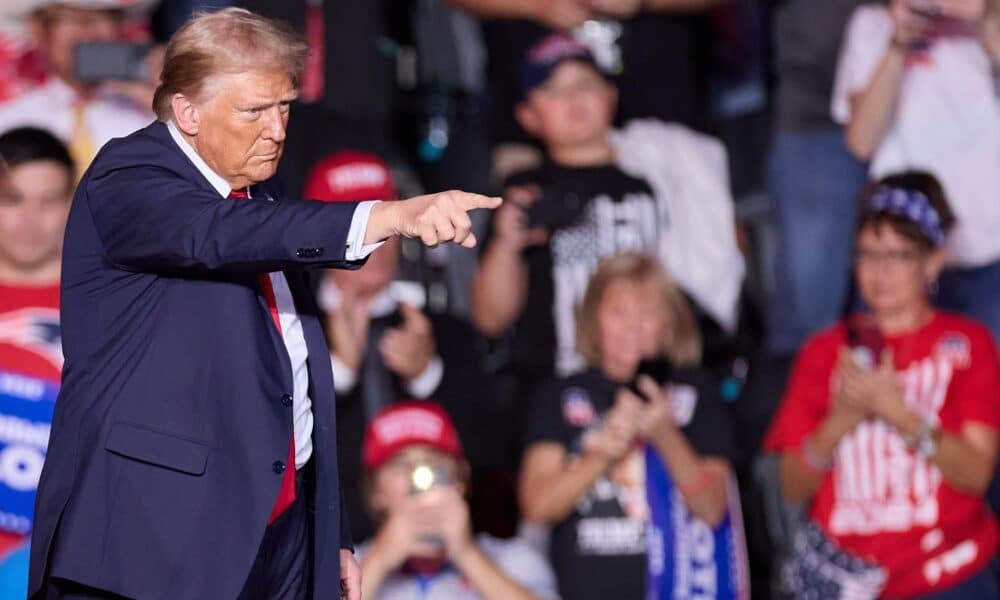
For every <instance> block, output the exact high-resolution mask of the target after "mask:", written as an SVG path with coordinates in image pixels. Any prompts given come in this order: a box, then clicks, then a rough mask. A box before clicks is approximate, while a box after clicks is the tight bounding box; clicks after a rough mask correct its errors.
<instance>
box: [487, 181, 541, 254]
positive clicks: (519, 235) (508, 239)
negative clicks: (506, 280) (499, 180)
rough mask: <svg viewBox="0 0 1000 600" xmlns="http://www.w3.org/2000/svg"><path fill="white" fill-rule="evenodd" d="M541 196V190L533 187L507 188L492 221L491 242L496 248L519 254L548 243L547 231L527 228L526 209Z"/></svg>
mask: <svg viewBox="0 0 1000 600" xmlns="http://www.w3.org/2000/svg"><path fill="white" fill-rule="evenodd" d="M541 195H542V192H541V190H540V189H538V186H535V185H527V186H512V187H509V188H507V190H506V191H505V193H504V200H505V201H504V205H503V206H501V207H500V208H499V209H498V210H497V214H496V218H495V219H494V220H493V237H494V239H493V242H494V243H495V244H497V247H499V248H505V249H507V250H509V251H510V252H515V253H520V252H521V251H523V250H524V249H525V248H529V247H531V246H540V245H544V244H546V243H547V242H548V238H549V234H548V231H546V230H545V229H544V228H542V227H529V226H528V209H529V208H530V207H531V205H532V204H534V203H535V202H537V201H538V200H539V199H540V198H541Z"/></svg>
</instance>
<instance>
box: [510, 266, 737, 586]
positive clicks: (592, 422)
mask: <svg viewBox="0 0 1000 600" xmlns="http://www.w3.org/2000/svg"><path fill="white" fill-rule="evenodd" d="M577 327H578V332H577V341H578V345H579V350H580V353H581V354H582V355H583V356H584V357H585V358H586V360H587V362H588V365H589V369H588V370H587V371H585V372H583V373H580V374H578V375H573V376H571V377H567V378H563V379H554V380H551V381H549V382H547V383H546V384H543V385H542V386H541V388H540V389H539V393H538V395H537V396H536V397H535V399H534V402H533V404H532V415H531V417H530V419H529V423H530V424H529V435H528V446H527V448H526V451H525V457H524V463H523V465H522V470H521V478H520V504H521V509H522V513H523V515H524V516H525V518H526V519H527V520H528V521H531V522H535V523H542V524H545V525H549V526H551V527H552V538H551V544H550V555H551V558H552V564H553V567H554V569H555V571H556V576H557V579H558V581H559V592H560V594H561V595H562V597H563V598H565V599H567V600H576V599H580V598H584V599H586V598H612V597H613V598H623V599H628V598H636V599H640V598H644V597H645V591H644V589H645V582H646V548H647V545H646V538H647V536H646V529H647V521H648V516H649V509H648V506H647V503H646V490H645V484H644V477H645V468H644V459H645V457H644V453H643V452H642V445H643V442H648V443H649V444H650V445H651V446H652V447H653V448H655V449H656V451H657V453H658V454H659V456H660V458H661V459H662V462H663V464H664V465H666V467H667V470H668V471H669V472H670V475H671V477H672V479H673V481H674V482H676V486H677V488H678V489H679V491H680V493H681V495H682V496H683V498H684V502H685V504H686V506H687V508H688V510H689V511H690V512H691V513H692V514H693V515H694V517H695V518H697V519H700V520H701V521H703V522H705V523H707V524H708V525H709V526H713V525H715V524H717V523H719V522H720V521H721V520H722V518H723V516H724V514H725V511H726V506H727V496H726V494H727V485H728V481H729V473H730V466H729V465H730V461H731V460H732V457H733V456H734V455H735V453H736V452H735V444H734V442H733V436H732V428H731V424H730V422H729V419H728V416H727V412H726V408H725V406H724V405H723V403H722V399H721V395H720V393H719V384H718V382H717V381H715V380H714V378H712V377H711V376H709V375H707V374H706V373H705V372H704V371H702V370H701V369H700V368H699V367H698V363H699V361H700V358H701V340H700V336H699V333H698V329H697V327H696V326H695V323H694V319H693V318H692V316H691V311H690V309H689V308H688V306H687V301H686V299H685V298H684V296H683V295H682V294H681V292H680V291H679V290H678V288H677V286H676V285H675V284H674V283H673V282H671V281H670V279H669V278H668V277H667V276H666V274H665V273H664V271H663V269H662V267H661V266H660V264H659V262H658V261H657V260H656V259H655V258H653V257H650V256H647V255H642V254H621V255H617V256H613V257H611V258H608V259H607V260H605V261H604V262H603V263H602V264H601V265H600V267H599V268H598V269H597V271H596V273H595V274H594V276H593V277H592V278H591V280H590V283H589V285H588V288H587V291H586V294H585V295H584V299H583V303H582V305H581V308H580V314H579V318H578V321H577ZM644 373H648V374H644ZM633 384H635V385H633ZM630 388H631V389H630Z"/></svg>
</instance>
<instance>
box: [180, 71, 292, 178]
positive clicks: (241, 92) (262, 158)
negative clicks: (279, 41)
mask: <svg viewBox="0 0 1000 600" xmlns="http://www.w3.org/2000/svg"><path fill="white" fill-rule="evenodd" d="M208 86H209V89H207V90H206V92H207V96H208V97H207V98H206V99H205V100H203V101H200V102H195V108H196V111H197V120H198V129H197V133H195V134H194V136H193V139H192V140H191V142H192V144H193V145H194V148H195V150H196V151H197V152H198V154H199V155H200V156H201V157H202V158H203V159H204V160H205V162H206V163H207V164H208V166H209V167H211V168H212V170H213V171H215V172H216V173H218V174H219V175H220V176H221V177H223V178H224V179H225V180H226V181H228V182H229V185H231V186H232V187H233V189H242V188H244V187H246V186H248V185H251V184H254V183H259V182H261V181H264V180H266V179H269V178H270V177H271V176H273V175H274V173H275V171H277V169H278V161H279V160H280V159H281V153H282V151H283V150H284V143H285V129H286V127H287V126H288V114H289V108H290V106H291V103H292V100H294V99H295V96H296V92H295V86H294V85H292V80H291V78H289V76H288V74H287V73H285V72H284V71H280V70H254V71H245V72H242V73H234V74H225V75H219V76H217V77H216V78H215V79H214V80H213V81H210V82H209V83H208Z"/></svg>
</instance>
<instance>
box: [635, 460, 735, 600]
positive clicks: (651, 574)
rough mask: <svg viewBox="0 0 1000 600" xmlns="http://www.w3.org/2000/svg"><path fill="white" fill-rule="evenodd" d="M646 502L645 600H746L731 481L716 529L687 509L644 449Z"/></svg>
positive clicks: (733, 482)
mask: <svg viewBox="0 0 1000 600" xmlns="http://www.w3.org/2000/svg"><path fill="white" fill-rule="evenodd" d="M646 495H647V498H648V501H649V509H650V525H649V529H648V530H647V534H648V538H647V540H648V552H647V557H648V576H647V577H648V578H647V582H646V597H647V600H709V599H714V598H718V599H721V600H729V599H732V600H746V599H748V598H749V597H750V583H749V571H748V567H747V559H746V544H745V542H744V539H743V519H742V513H741V512H740V511H741V509H740V501H739V494H738V492H737V489H736V480H735V479H731V480H730V482H729V494H728V496H729V504H728V508H727V511H726V516H725V518H724V519H723V520H722V523H720V524H719V526H718V527H716V528H714V529H713V528H711V527H709V526H708V525H707V524H706V523H705V522H704V521H701V520H699V519H696V518H695V517H694V516H693V515H692V514H691V513H690V511H688V509H687V505H686V504H685V503H684V498H683V497H682V496H681V494H680V492H679V491H678V489H677V487H676V486H675V485H674V482H673V480H672V479H671V478H670V473H668V472H667V470H666V468H664V466H663V462H662V461H661V460H660V456H659V454H657V452H656V450H655V449H653V448H652V447H651V446H647V447H646Z"/></svg>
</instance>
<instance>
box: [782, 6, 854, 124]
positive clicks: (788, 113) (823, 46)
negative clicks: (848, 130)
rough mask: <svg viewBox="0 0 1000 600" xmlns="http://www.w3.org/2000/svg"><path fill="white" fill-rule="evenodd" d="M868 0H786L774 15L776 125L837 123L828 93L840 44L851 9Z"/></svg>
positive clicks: (831, 89)
mask: <svg viewBox="0 0 1000 600" xmlns="http://www.w3.org/2000/svg"><path fill="white" fill-rule="evenodd" d="M866 1H870V0H823V1H822V2H816V1H815V0H788V1H787V2H783V3H781V5H780V6H779V7H778V8H777V10H776V11H775V16H774V38H775V62H776V65H775V66H776V71H777V74H778V85H777V111H776V120H777V125H778V128H779V129H781V130H787V131H802V130H816V129H831V128H834V127H837V125H835V124H834V122H833V118H832V117H831V116H830V96H831V95H832V93H833V79H834V75H835V74H836V70H837V59H838V57H839V55H840V45H841V40H842V38H843V34H844V28H845V27H846V26H847V20H848V18H849V17H850V16H851V13H852V12H853V11H854V9H855V8H856V7H857V6H859V5H861V4H864V3H865V2H866Z"/></svg>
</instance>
